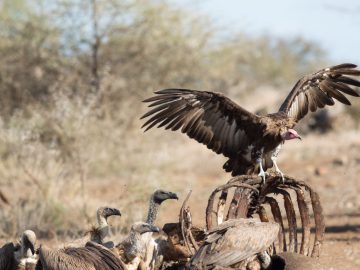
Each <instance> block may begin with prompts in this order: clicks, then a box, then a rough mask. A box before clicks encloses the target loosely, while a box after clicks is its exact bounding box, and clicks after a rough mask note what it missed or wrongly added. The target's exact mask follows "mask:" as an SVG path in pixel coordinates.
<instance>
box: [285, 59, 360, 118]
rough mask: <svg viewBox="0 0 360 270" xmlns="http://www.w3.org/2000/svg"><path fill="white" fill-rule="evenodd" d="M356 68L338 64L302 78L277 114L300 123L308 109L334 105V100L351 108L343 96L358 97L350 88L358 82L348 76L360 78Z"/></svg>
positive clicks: (350, 65) (359, 72) (351, 65)
mask: <svg viewBox="0 0 360 270" xmlns="http://www.w3.org/2000/svg"><path fill="white" fill-rule="evenodd" d="M355 68H356V65H354V64H341V65H337V66H332V67H329V68H325V69H322V70H320V71H318V72H316V73H314V74H311V75H308V76H305V77H303V78H302V79H300V80H299V81H298V82H297V83H296V84H295V86H294V88H293V89H292V90H291V92H290V93H289V95H288V96H287V97H286V99H285V101H284V103H283V104H282V105H281V107H280V109H279V111H282V112H285V113H286V114H287V115H288V116H291V117H293V118H294V119H295V120H296V121H299V120H300V119H302V118H303V117H304V116H305V115H306V114H307V113H308V112H309V110H310V111H311V112H315V111H316V110H317V109H318V108H324V107H325V106H326V105H329V106H331V105H334V104H335V102H334V99H336V100H338V101H340V102H341V103H344V104H346V105H351V103H350V101H349V100H348V99H347V98H346V96H345V95H344V94H347V95H350V96H354V97H359V96H360V95H359V93H358V92H357V91H356V90H354V89H353V88H351V87H350V86H360V81H358V80H355V79H353V78H351V77H349V76H360V70H358V69H355Z"/></svg>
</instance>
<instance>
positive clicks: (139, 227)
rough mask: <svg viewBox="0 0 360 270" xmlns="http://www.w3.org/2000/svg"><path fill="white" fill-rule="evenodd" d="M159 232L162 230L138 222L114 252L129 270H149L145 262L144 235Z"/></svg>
mask: <svg viewBox="0 0 360 270" xmlns="http://www.w3.org/2000/svg"><path fill="white" fill-rule="evenodd" d="M159 231H160V229H159V228H158V227H156V226H153V225H150V224H148V223H145V222H136V223H134V224H133V225H132V226H131V229H130V233H129V235H128V236H127V237H126V238H125V239H124V240H123V241H121V242H120V243H119V244H118V245H117V246H116V247H115V248H114V249H113V252H114V253H117V254H118V255H119V256H120V257H121V258H122V259H123V261H124V262H125V263H126V269H128V270H137V269H148V267H146V266H145V262H144V259H145V253H146V242H145V241H144V239H143V238H142V235H143V234H144V233H148V232H159Z"/></svg>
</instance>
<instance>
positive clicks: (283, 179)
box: [275, 169, 285, 184]
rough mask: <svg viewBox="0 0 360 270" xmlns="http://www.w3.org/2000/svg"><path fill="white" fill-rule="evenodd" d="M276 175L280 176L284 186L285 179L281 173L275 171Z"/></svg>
mask: <svg viewBox="0 0 360 270" xmlns="http://www.w3.org/2000/svg"><path fill="white" fill-rule="evenodd" d="M275 172H276V173H277V174H280V176H281V180H282V183H283V184H285V177H284V174H283V173H282V171H280V170H279V169H278V170H276V171H275Z"/></svg>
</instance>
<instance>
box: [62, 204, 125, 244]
mask: <svg viewBox="0 0 360 270" xmlns="http://www.w3.org/2000/svg"><path fill="white" fill-rule="evenodd" d="M110 216H121V213H120V210H119V209H117V208H111V207H107V206H105V207H99V208H98V210H97V211H96V218H97V226H96V227H95V226H93V227H92V228H91V229H90V230H89V231H88V232H86V234H89V235H90V237H89V236H85V237H82V238H80V239H76V240H75V241H72V242H70V243H66V244H65V246H66V247H83V246H85V244H86V243H87V242H88V241H89V240H90V241H93V242H95V243H98V244H102V245H104V246H106V247H107V248H113V247H114V243H113V242H112V241H109V242H106V243H104V239H105V238H106V237H108V236H109V232H110V226H109V223H108V220H107V219H108V218H109V217H110Z"/></svg>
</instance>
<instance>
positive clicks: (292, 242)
mask: <svg viewBox="0 0 360 270" xmlns="http://www.w3.org/2000/svg"><path fill="white" fill-rule="evenodd" d="M275 191H276V192H277V193H279V194H281V195H283V198H284V206H285V211H286V217H287V220H288V224H289V248H288V250H289V251H290V252H297V249H298V248H297V225H296V214H295V209H294V205H293V203H292V201H291V197H290V194H289V192H287V191H286V190H283V189H280V188H276V189H275Z"/></svg>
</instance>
